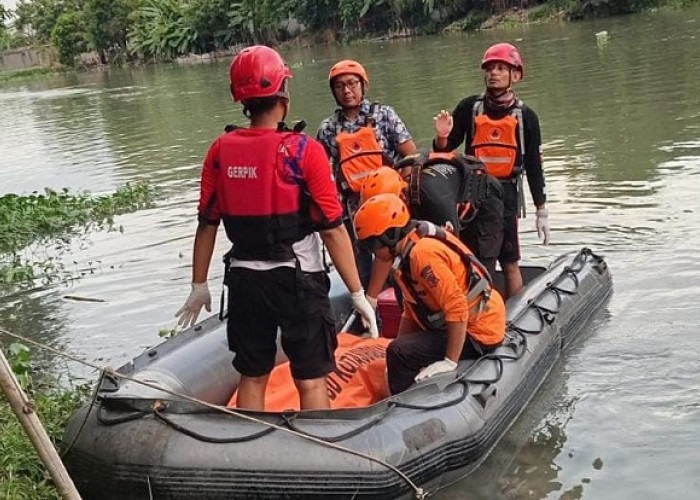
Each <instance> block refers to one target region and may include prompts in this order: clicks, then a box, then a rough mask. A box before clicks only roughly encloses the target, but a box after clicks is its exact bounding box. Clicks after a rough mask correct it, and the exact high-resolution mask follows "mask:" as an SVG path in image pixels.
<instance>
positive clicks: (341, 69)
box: [328, 59, 369, 85]
mask: <svg viewBox="0 0 700 500" xmlns="http://www.w3.org/2000/svg"><path fill="white" fill-rule="evenodd" d="M340 75H357V76H359V77H360V78H361V79H362V81H363V82H364V83H365V85H368V84H369V76H367V72H366V71H365V68H363V67H362V64H360V63H359V62H357V61H353V60H351V59H344V60H342V61H339V62H337V63H335V64H334V65H333V67H332V68H331V71H330V73H328V81H329V82H330V83H331V85H333V78H335V77H336V76H340Z"/></svg>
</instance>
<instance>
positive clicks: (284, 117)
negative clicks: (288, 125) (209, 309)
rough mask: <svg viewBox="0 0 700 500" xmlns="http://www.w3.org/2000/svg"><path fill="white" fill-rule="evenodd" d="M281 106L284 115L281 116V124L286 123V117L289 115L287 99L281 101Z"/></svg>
mask: <svg viewBox="0 0 700 500" xmlns="http://www.w3.org/2000/svg"><path fill="white" fill-rule="evenodd" d="M282 105H283V106H284V115H282V120H281V121H283V122H285V121H287V115H288V114H289V97H286V98H283V99H282Z"/></svg>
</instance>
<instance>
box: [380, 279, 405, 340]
mask: <svg viewBox="0 0 700 500" xmlns="http://www.w3.org/2000/svg"><path fill="white" fill-rule="evenodd" d="M377 310H378V311H379V318H380V319H381V321H382V330H381V333H382V337H386V338H390V339H393V338H395V337H396V333H397V332H398V331H399V321H401V309H399V304H398V302H396V295H394V289H393V288H392V287H389V288H387V289H386V290H384V291H383V292H382V293H380V294H379V296H378V297H377Z"/></svg>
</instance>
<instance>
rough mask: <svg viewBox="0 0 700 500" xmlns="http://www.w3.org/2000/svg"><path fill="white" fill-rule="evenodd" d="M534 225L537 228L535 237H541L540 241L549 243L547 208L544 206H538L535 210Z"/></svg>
mask: <svg viewBox="0 0 700 500" xmlns="http://www.w3.org/2000/svg"><path fill="white" fill-rule="evenodd" d="M535 217H537V219H535V227H536V228H537V237H538V238H543V241H542V243H544V244H545V245H549V210H547V209H546V208H538V209H537V210H536V211H535Z"/></svg>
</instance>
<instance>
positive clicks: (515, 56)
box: [481, 43, 525, 76]
mask: <svg viewBox="0 0 700 500" xmlns="http://www.w3.org/2000/svg"><path fill="white" fill-rule="evenodd" d="M491 61H500V62H504V63H506V64H510V65H511V66H513V67H514V68H515V69H517V70H520V73H522V76H525V66H524V65H523V58H522V57H520V52H518V49H516V48H515V47H514V46H513V45H511V44H509V43H497V44H496V45H491V46H490V47H489V48H488V49H486V52H485V53H484V57H483V58H482V59H481V68H482V69H483V68H484V66H486V64H488V63H490V62H491Z"/></svg>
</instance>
